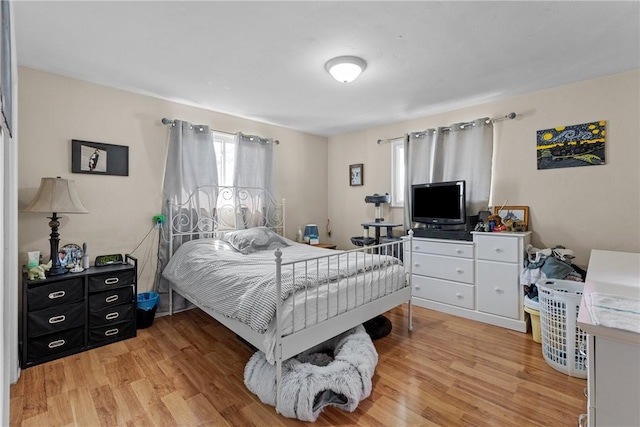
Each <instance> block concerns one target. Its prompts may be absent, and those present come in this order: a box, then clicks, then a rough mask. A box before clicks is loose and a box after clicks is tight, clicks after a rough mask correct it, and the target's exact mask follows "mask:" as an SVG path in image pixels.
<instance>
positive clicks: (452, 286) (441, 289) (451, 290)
mask: <svg viewBox="0 0 640 427" xmlns="http://www.w3.org/2000/svg"><path fill="white" fill-rule="evenodd" d="M412 284H413V290H412V292H413V293H412V296H414V297H418V298H425V299H428V300H431V301H436V302H442V303H445V304H450V305H455V306H457V307H462V308H468V309H470V310H473V308H474V303H473V292H474V288H473V285H466V284H463V283H456V282H449V281H447V280H440V279H434V278H431V277H423V276H413V282H412Z"/></svg>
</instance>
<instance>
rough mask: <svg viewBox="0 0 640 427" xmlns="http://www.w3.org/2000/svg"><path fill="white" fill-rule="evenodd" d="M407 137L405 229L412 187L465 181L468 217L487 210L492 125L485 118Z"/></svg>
mask: <svg viewBox="0 0 640 427" xmlns="http://www.w3.org/2000/svg"><path fill="white" fill-rule="evenodd" d="M471 123H472V124H469V123H455V124H453V125H451V126H449V127H448V128H442V127H441V128H436V129H428V130H426V131H424V132H414V133H411V134H409V135H407V136H406V137H405V147H404V156H405V158H404V166H405V209H404V224H405V229H408V228H411V227H412V224H411V209H412V205H411V185H412V184H422V183H430V182H443V181H456V180H461V179H464V180H465V181H466V198H467V206H466V207H467V215H476V214H477V213H478V212H479V211H480V210H483V209H486V208H487V206H488V204H489V193H490V191H491V159H492V156H493V123H492V122H491V121H490V120H489V119H488V118H482V119H478V120H475V121H474V122H471Z"/></svg>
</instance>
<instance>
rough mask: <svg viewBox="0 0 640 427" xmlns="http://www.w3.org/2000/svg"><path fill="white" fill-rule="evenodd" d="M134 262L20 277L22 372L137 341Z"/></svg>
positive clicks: (129, 260) (136, 268) (126, 257)
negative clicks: (114, 343) (89, 352)
mask: <svg viewBox="0 0 640 427" xmlns="http://www.w3.org/2000/svg"><path fill="white" fill-rule="evenodd" d="M137 279H138V261H137V259H136V258H133V257H131V256H129V255H126V256H125V263H124V264H118V265H108V266H104V267H90V268H88V269H86V270H84V271H82V272H80V273H66V274H62V275H59V276H50V277H47V278H46V279H44V280H28V278H27V274H26V271H25V272H24V273H23V277H22V337H21V339H22V342H21V346H22V349H21V352H20V354H21V357H22V363H21V366H22V368H23V369H24V368H28V367H30V366H34V365H37V364H40V363H44V362H48V361H50V360H55V359H58V358H60V357H64V356H69V355H71V354H75V353H79V352H82V351H85V350H89V349H91V348H95V347H100V346H102V345H106V344H110V343H113V342H116V341H120V340H123V339H126V338H131V337H135V336H136V305H137V294H138V291H137V281H138V280H137Z"/></svg>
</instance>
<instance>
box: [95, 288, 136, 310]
mask: <svg viewBox="0 0 640 427" xmlns="http://www.w3.org/2000/svg"><path fill="white" fill-rule="evenodd" d="M135 298H136V292H135V290H134V286H133V285H130V286H127V287H126V288H118V289H112V290H109V291H105V292H98V293H97V294H91V295H89V310H90V311H94V310H100V309H103V308H107V307H113V306H116V305H120V304H126V303H127V302H135V301H136V299H135Z"/></svg>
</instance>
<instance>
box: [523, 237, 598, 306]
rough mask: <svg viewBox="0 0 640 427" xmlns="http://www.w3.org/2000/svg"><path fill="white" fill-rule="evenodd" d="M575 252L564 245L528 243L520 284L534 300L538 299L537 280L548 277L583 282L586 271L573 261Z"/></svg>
mask: <svg viewBox="0 0 640 427" xmlns="http://www.w3.org/2000/svg"><path fill="white" fill-rule="evenodd" d="M573 258H575V255H574V252H573V251H572V250H571V249H567V248H565V247H564V246H556V247H554V248H545V249H538V248H536V247H534V246H533V245H527V248H526V257H525V259H524V268H523V269H522V273H521V275H520V284H521V285H522V286H523V287H524V293H525V295H526V296H527V297H529V299H530V300H532V301H538V287H537V286H536V282H538V281H539V280H546V279H561V280H573V281H575V282H583V281H584V278H585V276H586V271H584V270H583V269H581V268H580V267H578V266H576V265H574V264H573V263H572V260H573Z"/></svg>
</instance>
